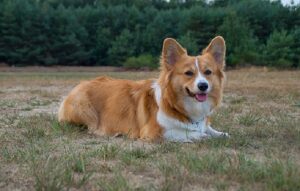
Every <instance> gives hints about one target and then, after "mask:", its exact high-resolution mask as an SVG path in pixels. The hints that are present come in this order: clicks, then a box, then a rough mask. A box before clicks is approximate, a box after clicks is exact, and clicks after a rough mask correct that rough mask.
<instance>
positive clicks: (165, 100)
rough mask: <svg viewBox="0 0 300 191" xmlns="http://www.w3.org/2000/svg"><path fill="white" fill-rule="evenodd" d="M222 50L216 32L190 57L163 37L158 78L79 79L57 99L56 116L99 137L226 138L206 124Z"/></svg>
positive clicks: (216, 93) (218, 93) (219, 82)
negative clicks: (63, 97)
mask: <svg viewBox="0 0 300 191" xmlns="http://www.w3.org/2000/svg"><path fill="white" fill-rule="evenodd" d="M225 51H226V46H225V41H224V39H223V37H221V36H217V37H215V38H214V39H213V40H211V42H210V43H209V45H208V46H207V47H206V48H205V49H204V50H203V51H202V54H201V55H198V56H189V55H188V54H187V51H186V50H185V49H184V48H183V47H182V46H181V45H180V44H179V43H178V42H177V41H176V40H175V39H172V38H166V39H165V40H164V42H163V48H162V54H161V59H160V75H159V77H158V79H149V80H141V81H131V80H120V79H113V78H109V77H98V78H96V79H94V80H90V81H84V82H81V83H80V84H79V85H77V86H76V87H75V88H74V89H73V90H72V91H71V92H70V93H69V95H68V96H67V97H66V98H65V99H64V100H63V102H62V103H61V105H60V108H59V111H58V120H59V122H61V123H63V122H68V123H73V124H82V125H86V126H87V127H88V131H89V132H91V133H93V134H96V135H100V136H115V135H126V136H128V137H129V138H139V139H143V140H149V141H156V140H168V141H175V142H194V141H198V140H202V139H206V138H210V137H229V135H228V133H224V132H219V131H217V130H215V129H213V128H212V127H211V126H210V115H211V114H212V112H213V111H214V109H215V108H216V107H217V106H218V105H219V104H220V103H221V100H222V92H223V84H224V80H225V73H224V67H225Z"/></svg>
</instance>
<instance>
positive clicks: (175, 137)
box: [164, 128, 211, 143]
mask: <svg viewBox="0 0 300 191" xmlns="http://www.w3.org/2000/svg"><path fill="white" fill-rule="evenodd" d="M210 137H211V136H210V135H209V134H207V133H204V132H201V131H189V130H184V129H177V128H173V129H168V130H166V131H165V133H164V138H165V139H167V140H169V141H173V142H183V143H192V142H194V141H200V140H203V139H207V138H210Z"/></svg>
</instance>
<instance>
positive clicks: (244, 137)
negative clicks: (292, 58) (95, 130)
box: [0, 69, 300, 191]
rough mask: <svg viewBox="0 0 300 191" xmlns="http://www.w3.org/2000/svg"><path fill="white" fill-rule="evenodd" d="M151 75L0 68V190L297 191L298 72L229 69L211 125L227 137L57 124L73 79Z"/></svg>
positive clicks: (151, 74)
mask: <svg viewBox="0 0 300 191" xmlns="http://www.w3.org/2000/svg"><path fill="white" fill-rule="evenodd" d="M100 75H109V76H112V77H118V78H126V79H143V78H149V77H150V78H152V77H156V76H157V73H156V72H97V73H95V72H94V73H93V72H86V71H82V72H76V71H72V72H53V71H51V72H37V71H33V72H10V71H7V72H0V97H1V99H0V108H1V109H0V190H2V191H3V190H172V191H173V190H187V191H188V190H300V71H268V70H266V69H265V70H264V69H242V70H234V71H229V72H227V83H226V88H225V95H224V102H223V105H222V106H221V107H220V108H219V109H218V110H217V111H216V112H215V113H214V115H213V126H214V127H215V128H216V129H219V130H222V131H226V132H229V133H230V135H231V138H230V139H211V140H205V141H201V142H197V143H193V144H181V143H170V142H164V143H161V144H154V143H145V142H142V141H139V140H129V139H126V137H121V138H108V137H102V138H99V137H94V136H92V135H88V134H87V131H86V129H84V128H82V127H76V126H71V125H64V126H61V125H59V124H58V122H57V119H56V112H57V109H58V105H59V102H60V101H61V100H62V98H63V96H65V95H67V93H68V92H69V91H70V90H71V89H72V88H73V87H74V86H75V85H76V84H78V82H79V81H81V80H84V79H90V78H93V77H95V76H100Z"/></svg>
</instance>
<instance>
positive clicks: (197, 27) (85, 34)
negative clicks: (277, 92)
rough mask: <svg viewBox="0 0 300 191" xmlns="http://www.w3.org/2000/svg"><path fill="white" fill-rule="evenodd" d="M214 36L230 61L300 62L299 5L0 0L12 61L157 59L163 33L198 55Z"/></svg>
mask: <svg viewBox="0 0 300 191" xmlns="http://www.w3.org/2000/svg"><path fill="white" fill-rule="evenodd" d="M216 35H222V36H223V37H224V38H225V40H226V43H227V65H231V66H237V65H243V64H255V65H269V66H279V67H299V66H300V7H299V6H290V7H284V6H282V4H281V3H280V2H279V1H272V2H270V1H268V0H216V1H214V2H212V3H209V4H207V3H206V1H205V0H186V1H185V3H182V1H180V0H177V1H176V0H173V1H172V0H171V1H170V2H166V1H164V0H0V62H4V63H8V64H9V65H19V66H24V65H45V66H51V65H112V66H122V65H123V64H124V63H127V64H128V63H129V65H130V64H131V63H130V61H132V60H134V61H135V63H138V65H141V66H142V64H143V62H136V61H138V60H139V59H138V58H139V56H142V59H141V60H145V59H147V58H149V59H150V60H153V57H155V58H158V56H159V54H160V51H161V46H162V41H163V39H164V38H166V37H173V38H176V39H177V40H178V41H179V42H180V43H182V45H183V46H184V47H186V48H187V50H188V52H189V53H190V54H199V53H200V52H201V50H202V49H203V48H204V47H205V46H206V45H207V43H208V42H209V40H210V39H211V38H213V37H214V36H216ZM136 57H137V58H136ZM151 57H152V58H151ZM135 58H136V59H135ZM154 62H155V61H154ZM145 63H148V62H145ZM155 64H157V63H155ZM152 67H156V65H152Z"/></svg>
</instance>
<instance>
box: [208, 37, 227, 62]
mask: <svg viewBox="0 0 300 191" xmlns="http://www.w3.org/2000/svg"><path fill="white" fill-rule="evenodd" d="M225 52H226V46H225V40H224V38H223V37H221V36H217V37H215V38H214V39H212V41H211V42H210V43H209V45H208V46H207V48H206V49H204V50H203V54H205V53H209V54H211V55H212V57H213V58H214V59H215V61H216V62H217V64H218V65H219V66H221V67H224V66H225Z"/></svg>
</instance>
